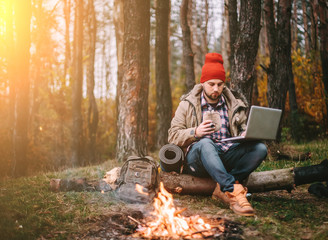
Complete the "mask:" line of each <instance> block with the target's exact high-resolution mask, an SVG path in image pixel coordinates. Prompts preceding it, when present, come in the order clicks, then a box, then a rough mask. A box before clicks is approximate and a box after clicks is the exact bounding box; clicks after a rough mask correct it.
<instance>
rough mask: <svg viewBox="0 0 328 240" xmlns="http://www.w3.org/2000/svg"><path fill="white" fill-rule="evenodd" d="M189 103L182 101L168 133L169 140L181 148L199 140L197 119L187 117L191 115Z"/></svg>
mask: <svg viewBox="0 0 328 240" xmlns="http://www.w3.org/2000/svg"><path fill="white" fill-rule="evenodd" d="M188 105H189V103H188V102H185V101H182V102H180V104H179V106H178V108H177V110H176V112H175V115H174V117H173V119H172V121H171V127H170V129H169V134H168V142H169V143H171V144H175V145H177V146H179V147H181V148H186V147H188V146H189V145H190V144H192V143H193V142H195V141H196V140H197V139H196V138H195V130H196V127H197V125H196V121H192V119H187V118H189V117H190V116H189V115H188V107H189V106H188ZM188 123H189V124H188ZM188 125H190V126H188Z"/></svg>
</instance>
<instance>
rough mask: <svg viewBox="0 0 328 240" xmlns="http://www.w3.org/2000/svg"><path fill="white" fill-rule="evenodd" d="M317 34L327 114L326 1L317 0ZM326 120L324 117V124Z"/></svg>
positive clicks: (327, 54) (327, 33) (327, 11)
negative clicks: (318, 23) (318, 22)
mask: <svg viewBox="0 0 328 240" xmlns="http://www.w3.org/2000/svg"><path fill="white" fill-rule="evenodd" d="M319 17H320V26H319V36H320V56H321V64H322V81H323V84H324V87H325V98H326V111H327V115H328V6H327V1H325V0H319ZM327 125H328V120H327V119H326V126H327Z"/></svg>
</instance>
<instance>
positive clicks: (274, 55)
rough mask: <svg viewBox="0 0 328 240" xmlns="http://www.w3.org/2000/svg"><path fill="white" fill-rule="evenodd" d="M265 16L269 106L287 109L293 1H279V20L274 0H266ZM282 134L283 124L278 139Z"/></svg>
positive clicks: (290, 74) (290, 67)
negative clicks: (275, 14)
mask: <svg viewBox="0 0 328 240" xmlns="http://www.w3.org/2000/svg"><path fill="white" fill-rule="evenodd" d="M264 4H265V6H264V11H265V16H266V23H267V35H268V40H269V51H270V65H269V68H268V69H267V74H268V104H269V107H272V108H279V109H282V111H283V112H284V110H285V103H286V96H287V90H288V86H289V83H290V82H291V81H293V79H291V77H292V76H293V75H292V73H291V71H292V64H291V32H290V31H291V28H290V19H291V5H292V1H291V0H287V1H279V4H278V11H277V12H278V13H277V21H276V25H275V20H274V17H273V12H274V8H273V1H272V0H265V3H264ZM280 136H281V126H280V128H279V131H278V135H277V139H278V140H279V139H280Z"/></svg>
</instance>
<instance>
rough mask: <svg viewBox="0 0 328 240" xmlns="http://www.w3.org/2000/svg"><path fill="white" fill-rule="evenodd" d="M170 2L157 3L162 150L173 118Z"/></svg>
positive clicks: (158, 143) (158, 108) (159, 138)
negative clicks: (170, 70) (170, 66)
mask: <svg viewBox="0 0 328 240" xmlns="http://www.w3.org/2000/svg"><path fill="white" fill-rule="evenodd" d="M169 17H170V0H157V1H156V47H155V51H156V52H155V58H156V67H155V68H156V103H157V105H156V114H157V141H156V147H157V148H158V149H160V148H161V147H162V146H164V145H165V144H167V141H168V140H167V138H168V130H169V128H170V123H171V118H172V97H171V86H170V74H169V58H168V57H169V45H168V44H169Z"/></svg>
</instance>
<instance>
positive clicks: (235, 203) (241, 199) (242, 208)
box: [225, 184, 255, 216]
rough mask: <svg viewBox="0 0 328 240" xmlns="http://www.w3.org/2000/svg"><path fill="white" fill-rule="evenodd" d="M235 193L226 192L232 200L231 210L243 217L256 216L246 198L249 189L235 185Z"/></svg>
mask: <svg viewBox="0 0 328 240" xmlns="http://www.w3.org/2000/svg"><path fill="white" fill-rule="evenodd" d="M233 186H234V190H233V192H225V195H226V196H227V197H228V198H229V199H230V208H231V210H232V211H234V212H235V213H236V214H238V215H241V216H254V215H255V211H254V209H253V208H252V206H251V204H250V203H249V202H248V200H247V198H246V193H247V188H246V187H243V185H241V184H234V185H233Z"/></svg>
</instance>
